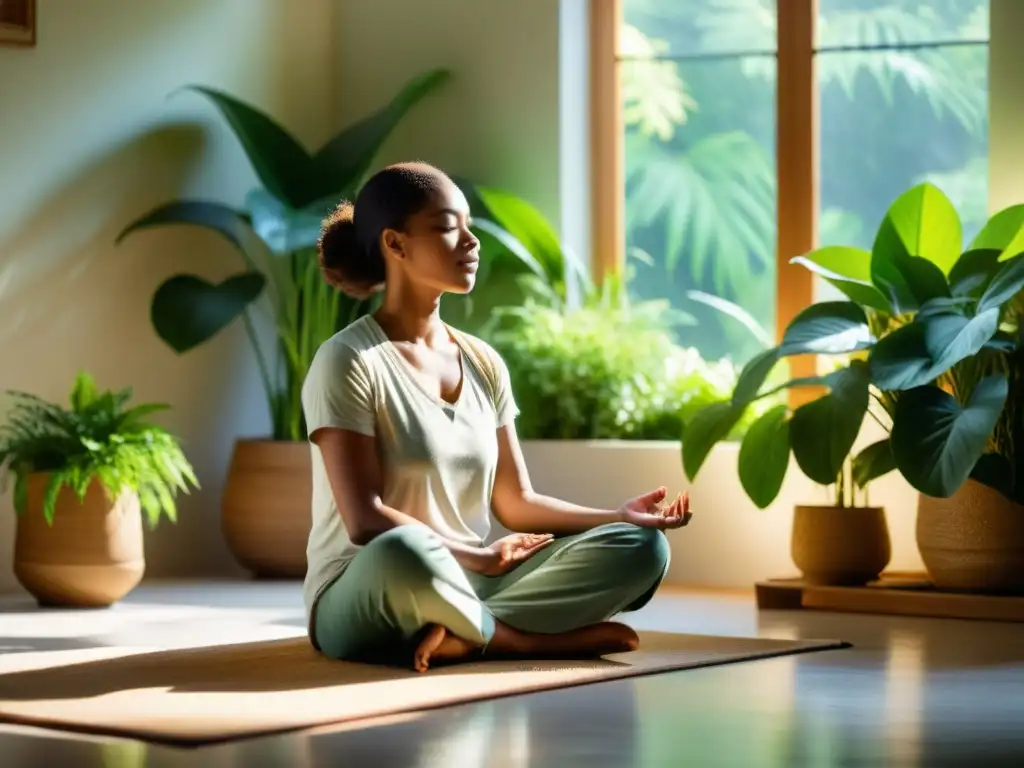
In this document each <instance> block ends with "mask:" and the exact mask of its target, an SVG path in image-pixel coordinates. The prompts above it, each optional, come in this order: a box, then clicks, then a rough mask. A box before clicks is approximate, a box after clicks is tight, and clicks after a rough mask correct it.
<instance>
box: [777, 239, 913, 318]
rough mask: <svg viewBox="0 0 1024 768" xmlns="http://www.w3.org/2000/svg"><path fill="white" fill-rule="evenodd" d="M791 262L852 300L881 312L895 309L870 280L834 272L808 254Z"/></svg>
mask: <svg viewBox="0 0 1024 768" xmlns="http://www.w3.org/2000/svg"><path fill="white" fill-rule="evenodd" d="M837 247H838V246H837ZM823 250H824V249H823ZM850 250H856V249H850ZM790 263H791V264H799V265H801V266H802V267H806V268H807V269H809V270H810V271H811V272H813V273H814V274H816V275H819V276H820V277H821V278H822V279H824V280H826V281H827V282H828V283H829V284H831V285H832V286H833V287H835V288H836V289H837V290H839V291H842V292H843V293H844V294H845V295H846V296H848V297H849V298H850V300H851V301H854V302H856V303H857V304H859V305H861V306H862V307H870V308H871V309H875V310H878V311H879V312H884V313H886V314H892V311H893V309H892V305H891V304H890V303H889V300H888V299H887V298H886V297H885V295H884V294H883V293H882V292H881V291H880V290H878V289H877V288H876V287H875V286H874V285H872V284H871V283H870V282H868V281H859V280H852V279H850V278H847V277H843V276H842V275H840V274H838V273H836V272H832V271H831V270H829V269H827V268H826V267H824V266H822V265H821V264H817V263H815V262H813V261H811V260H810V259H809V257H806V256H797V257H795V258H793V259H790Z"/></svg>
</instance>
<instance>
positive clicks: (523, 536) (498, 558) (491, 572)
mask: <svg viewBox="0 0 1024 768" xmlns="http://www.w3.org/2000/svg"><path fill="white" fill-rule="evenodd" d="M554 540H555V537H554V535H553V534H550V533H513V534H510V535H509V536H505V537H503V538H500V539H498V540H497V541H495V542H494V543H492V544H491V545H490V546H489V547H483V548H482V549H481V550H480V556H479V557H478V558H475V561H476V562H474V563H473V564H471V565H470V566H469V567H470V568H471V570H473V571H476V572H477V573H479V574H481V575H483V576H501V575H503V574H506V573H508V572H509V571H511V570H512V569H513V568H515V567H516V566H517V565H519V564H520V563H521V562H523V561H524V560H527V559H528V558H530V557H532V556H533V555H535V554H536V553H537V552H539V551H540V550H542V549H544V547H546V546H548V545H549V544H550V543H551V542H552V541H554Z"/></svg>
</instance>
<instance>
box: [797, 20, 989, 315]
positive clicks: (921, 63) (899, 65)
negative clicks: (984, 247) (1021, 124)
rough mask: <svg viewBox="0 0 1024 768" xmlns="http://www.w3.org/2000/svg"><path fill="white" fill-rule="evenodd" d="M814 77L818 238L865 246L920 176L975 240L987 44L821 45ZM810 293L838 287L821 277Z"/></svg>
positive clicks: (825, 293)
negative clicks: (842, 48)
mask: <svg viewBox="0 0 1024 768" xmlns="http://www.w3.org/2000/svg"><path fill="white" fill-rule="evenodd" d="M936 5H939V4H938V3H936ZM941 5H943V6H945V5H952V3H944V4H941ZM959 5H963V3H960V4H959ZM976 5H977V3H976ZM985 5H986V6H987V3H986V4H985ZM818 77H819V87H820V95H821V215H820V220H819V236H818V241H819V243H820V244H822V245H833V244H843V245H853V246H858V247H861V248H864V249H866V250H870V249H871V244H872V242H873V240H874V235H875V232H876V231H877V229H878V225H879V224H880V222H881V220H882V217H883V216H884V215H885V211H886V209H887V208H888V207H889V205H890V204H891V203H892V201H893V200H895V199H896V197H898V196H899V195H900V194H901V193H902V192H904V191H906V190H907V189H908V188H910V187H912V186H914V185H916V184H919V183H921V182H923V181H931V182H932V183H934V184H935V185H936V186H938V187H939V188H940V189H942V191H943V192H945V193H946V195H948V196H949V198H950V200H951V201H952V203H953V205H954V206H955V207H956V209H957V211H958V212H959V213H960V217H961V220H962V222H963V230H964V232H963V234H964V242H965V243H967V242H968V241H969V240H970V239H971V238H973V237H974V235H975V234H977V232H978V230H979V229H980V228H981V226H982V225H983V224H984V222H985V219H986V216H987V205H988V46H987V45H985V44H980V45H970V46H947V47H937V48H931V49H917V50H909V51H888V52H878V51H871V52H867V51H860V52H836V53H820V54H819V55H818ZM816 291H817V296H818V298H819V299H820V298H824V297H833V296H835V295H836V291H835V290H834V289H832V288H831V287H830V286H828V285H827V284H825V283H824V282H823V281H819V283H818V285H817V287H816Z"/></svg>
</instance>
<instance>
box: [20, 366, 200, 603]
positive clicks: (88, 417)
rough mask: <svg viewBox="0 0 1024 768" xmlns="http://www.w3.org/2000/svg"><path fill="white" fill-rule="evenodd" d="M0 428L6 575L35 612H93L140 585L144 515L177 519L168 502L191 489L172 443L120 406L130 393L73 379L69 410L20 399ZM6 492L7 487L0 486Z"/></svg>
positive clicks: (140, 411)
mask: <svg viewBox="0 0 1024 768" xmlns="http://www.w3.org/2000/svg"><path fill="white" fill-rule="evenodd" d="M9 394H10V395H12V396H13V397H14V398H15V401H16V402H15V405H14V407H13V408H12V410H11V411H10V413H9V414H8V417H7V422H6V424H4V425H3V426H2V427H0V471H2V472H3V480H4V481H6V480H8V479H9V477H10V476H11V475H13V477H14V508H15V512H16V513H17V515H18V519H17V533H16V538H15V544H14V573H15V575H16V576H17V579H18V581H19V582H20V583H21V584H22V586H23V587H24V588H25V589H26V590H28V591H29V593H31V594H32V595H33V596H34V597H35V598H36V599H37V600H38V601H39V603H40V604H42V605H59V606H76V607H101V606H109V605H110V604H112V603H114V602H116V601H117V600H119V599H121V598H122V597H123V596H124V595H126V594H127V593H128V592H129V591H131V590H132V589H133V588H134V587H135V586H136V585H137V584H138V583H139V581H140V580H141V579H142V575H143V573H144V571H145V556H144V551H143V541H142V513H143V512H144V513H145V514H146V519H147V522H148V524H149V526H150V528H155V527H156V525H157V523H158V522H159V520H160V518H161V517H162V516H165V515H166V516H167V517H168V518H169V519H170V520H171V521H174V520H176V519H177V510H176V505H175V495H176V494H177V493H178V492H185V493H187V492H188V490H189V486H190V485H191V486H194V487H198V482H197V481H196V477H195V474H194V472H193V470H192V467H191V465H190V464H189V462H188V460H187V459H186V458H185V455H184V454H183V453H182V450H181V447H180V445H179V443H178V441H177V440H176V439H175V437H173V436H172V435H171V434H170V433H169V432H168V431H166V430H165V429H163V428H161V427H159V426H157V425H154V424H151V423H148V422H147V421H146V417H147V416H149V415H151V414H153V413H155V412H157V411H159V410H162V409H165V408H166V407H167V406H165V405H161V404H156V403H151V404H143V405H136V406H133V407H130V408H129V407H127V405H128V401H129V400H130V399H131V394H132V392H131V389H124V390H121V391H119V392H113V391H99V390H98V389H97V388H96V384H95V382H94V381H93V379H92V377H91V376H89V375H88V374H87V373H84V372H82V373H79V374H78V376H77V377H76V379H75V383H74V387H73V388H72V390H71V397H70V407H68V408H64V407H62V406H60V405H58V404H55V403H50V402H47V401H45V400H42V399H41V398H39V397H36V396H35V395H31V394H27V393H23V392H9ZM5 485H6V482H5Z"/></svg>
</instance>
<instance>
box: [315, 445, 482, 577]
mask: <svg viewBox="0 0 1024 768" xmlns="http://www.w3.org/2000/svg"><path fill="white" fill-rule="evenodd" d="M310 440H312V441H313V442H314V443H315V444H316V445H317V447H318V448H319V449H320V452H321V454H322V455H323V458H324V466H325V467H326V469H327V477H328V479H329V481H330V484H331V491H332V493H333V494H334V501H335V503H336V504H337V506H338V511H339V513H340V514H341V518H342V520H343V521H344V523H345V528H346V530H347V531H348V535H349V538H350V539H351V540H352V543H353V544H357V545H360V546H363V545H366V544H369V543H370V542H371V541H373V539H374V538H375V537H377V536H379V535H380V534H382V533H384V532H385V531H389V530H391V529H392V528H395V527H397V526H399V525H422V526H424V527H428V526H427V525H426V524H425V523H423V522H421V521H419V520H417V519H416V518H413V517H410V516H409V515H407V514H405V513H403V512H400V511H399V510H397V509H394V508H392V507H389V506H387V505H386V504H385V503H384V502H383V501H382V499H381V494H382V492H383V487H384V482H383V478H384V475H383V472H382V471H381V466H380V459H379V458H378V454H377V439H376V438H375V437H373V436H371V435H364V434H360V433H359V432H354V431H352V430H348V429H337V428H324V429H318V430H316V431H315V432H314V433H313V434H312V435H310ZM431 530H433V529H431ZM435 533H436V531H435ZM438 538H440V539H441V541H442V542H444V544H445V546H446V547H447V548H448V549H449V550H450V551H451V553H452V554H453V555H454V556H455V559H456V560H458V561H459V564H460V565H462V567H463V568H467V569H469V570H473V571H479V570H482V569H484V568H486V565H487V563H488V560H489V558H493V553H490V552H488V551H487V550H485V549H482V548H477V547H469V546H466V545H464V544H460V543H458V542H456V541H451V540H449V539H446V538H444V537H442V536H440V535H438Z"/></svg>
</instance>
